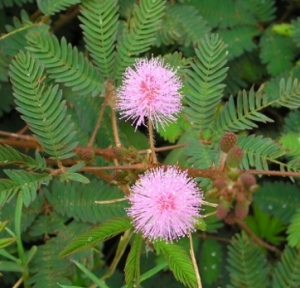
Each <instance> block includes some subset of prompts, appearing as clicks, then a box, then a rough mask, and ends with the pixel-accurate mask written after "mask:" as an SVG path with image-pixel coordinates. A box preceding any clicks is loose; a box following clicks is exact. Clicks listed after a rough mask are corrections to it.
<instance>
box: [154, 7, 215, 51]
mask: <svg viewBox="0 0 300 288" xmlns="http://www.w3.org/2000/svg"><path fill="white" fill-rule="evenodd" d="M162 20H163V22H162V24H161V27H160V30H159V31H158V33H157V36H156V45H157V46H161V45H162V44H164V45H170V44H174V43H177V44H179V45H183V46H186V47H187V46H190V45H193V46H195V45H196V43H198V42H199V41H200V40H201V38H203V37H204V36H205V35H206V34H207V33H209V32H210V30H211V28H210V27H208V26H207V23H206V21H205V20H204V19H203V18H202V16H200V13H199V12H198V11H197V10H196V9H194V7H192V6H190V5H186V4H179V3H176V5H170V4H169V5H168V4H167V9H166V13H165V15H164V17H163V19H162ZM195 27H197V29H195Z"/></svg>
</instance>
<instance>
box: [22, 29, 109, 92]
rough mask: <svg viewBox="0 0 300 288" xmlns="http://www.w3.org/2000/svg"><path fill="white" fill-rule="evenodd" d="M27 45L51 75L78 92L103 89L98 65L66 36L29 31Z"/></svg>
mask: <svg viewBox="0 0 300 288" xmlns="http://www.w3.org/2000/svg"><path fill="white" fill-rule="evenodd" d="M26 38H27V41H28V43H29V44H30V46H29V47H27V49H28V50H29V51H31V52H32V53H33V54H34V57H36V58H37V59H38V60H40V61H41V63H42V64H43V65H44V66H45V68H46V70H47V73H48V74H49V77H50V78H51V79H55V81H56V82H58V83H64V84H65V85H66V86H67V87H72V90H73V91H74V93H79V94H80V95H90V94H91V95H92V96H96V95H98V94H99V93H100V92H101V91H102V90H103V83H102V81H101V76H100V75H99V72H98V71H97V70H96V69H95V67H94V66H93V65H92V64H91V63H90V62H89V61H88V60H87V59H86V58H85V57H84V56H83V54H82V53H80V52H78V49H77V48H76V47H75V48H72V46H71V45H70V44H67V41H66V39H65V38H62V39H61V42H60V43H59V41H58V39H57V38H56V37H55V36H54V35H51V36H50V35H49V34H48V33H41V34H38V33H34V32H32V33H29V34H27V37H26Z"/></svg>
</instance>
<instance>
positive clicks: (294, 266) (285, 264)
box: [272, 246, 300, 288]
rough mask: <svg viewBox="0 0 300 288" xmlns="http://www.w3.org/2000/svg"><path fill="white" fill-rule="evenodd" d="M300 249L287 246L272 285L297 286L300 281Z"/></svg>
mask: <svg viewBox="0 0 300 288" xmlns="http://www.w3.org/2000/svg"><path fill="white" fill-rule="evenodd" d="M299 272H300V251H299V249H298V248H291V247H289V246H286V247H285V249H284V253H283V254H282V257H281V261H280V262H278V263H277V265H276V268H275V269H274V274H273V275H274V276H273V281H272V287H274V288H281V287H297V285H298V284H299V281H300V273H299Z"/></svg>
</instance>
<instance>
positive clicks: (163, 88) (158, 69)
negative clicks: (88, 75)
mask: <svg viewBox="0 0 300 288" xmlns="http://www.w3.org/2000/svg"><path fill="white" fill-rule="evenodd" d="M181 87H182V83H181V81H180V79H179V78H178V77H177V76H176V71H173V70H172V69H171V68H170V67H169V66H168V65H164V62H163V60H159V59H156V58H152V59H150V60H148V59H140V60H137V61H136V63H135V65H134V69H132V68H130V67H128V68H127V69H126V71H125V73H124V78H123V85H122V86H121V87H120V88H119V90H118V93H117V94H118V98H117V102H116V108H117V109H118V110H119V111H120V114H121V118H126V120H128V119H132V120H133V125H135V127H136V128H137V127H138V126H140V125H141V124H144V125H145V117H147V118H148V119H151V121H153V122H154V125H155V127H156V128H157V124H158V123H160V124H161V125H162V127H164V126H165V125H166V124H168V122H172V121H176V118H177V117H176V116H177V114H178V113H179V112H180V110H181V107H182V105H181V101H180V100H181V94H180V93H179V92H178V90H179V89H180V88H181Z"/></svg>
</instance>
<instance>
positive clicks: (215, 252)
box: [198, 239, 222, 285]
mask: <svg viewBox="0 0 300 288" xmlns="http://www.w3.org/2000/svg"><path fill="white" fill-rule="evenodd" d="M199 254H200V259H199V263H198V265H199V270H200V275H201V279H203V282H204V283H206V284H209V285H210V284H212V283H213V282H215V281H216V280H217V278H218V276H219V274H220V272H221V259H222V251H221V246H220V244H219V243H218V242H217V241H215V240H210V239H206V240H205V241H203V242H202V245H201V248H200V252H199Z"/></svg>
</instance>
